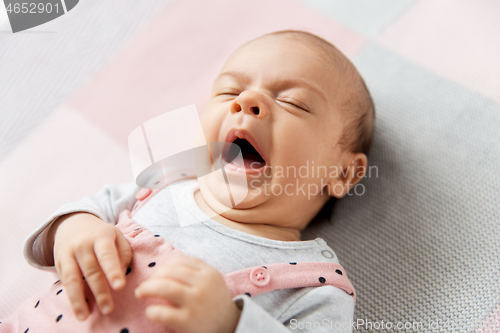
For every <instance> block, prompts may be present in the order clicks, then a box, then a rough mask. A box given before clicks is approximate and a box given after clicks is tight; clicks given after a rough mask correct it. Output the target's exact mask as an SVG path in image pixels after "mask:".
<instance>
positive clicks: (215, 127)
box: [201, 105, 224, 142]
mask: <svg viewBox="0 0 500 333" xmlns="http://www.w3.org/2000/svg"><path fill="white" fill-rule="evenodd" d="M223 119H224V115H223V114H222V113H221V112H218V111H217V109H216V108H214V107H211V106H210V105H209V106H208V107H207V109H206V110H205V112H204V114H203V117H202V119H201V126H202V128H203V134H204V135H205V138H206V140H207V142H217V141H218V140H219V137H218V136H219V132H220V128H221V125H222V122H223Z"/></svg>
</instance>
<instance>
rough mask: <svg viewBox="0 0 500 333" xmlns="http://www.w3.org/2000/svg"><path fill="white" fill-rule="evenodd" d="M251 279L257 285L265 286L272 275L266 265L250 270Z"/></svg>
mask: <svg viewBox="0 0 500 333" xmlns="http://www.w3.org/2000/svg"><path fill="white" fill-rule="evenodd" d="M250 281H251V282H252V283H253V284H254V285H256V286H257V287H264V286H266V285H267V284H268V283H269V281H271V276H270V275H269V273H268V272H267V269H265V268H264V267H255V268H254V269H252V270H251V271H250Z"/></svg>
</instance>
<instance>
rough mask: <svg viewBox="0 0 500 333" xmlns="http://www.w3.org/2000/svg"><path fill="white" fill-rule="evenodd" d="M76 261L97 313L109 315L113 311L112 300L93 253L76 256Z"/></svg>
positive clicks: (106, 282)
mask: <svg viewBox="0 0 500 333" xmlns="http://www.w3.org/2000/svg"><path fill="white" fill-rule="evenodd" d="M76 260H77V262H78V265H79V266H80V270H81V271H82V273H83V275H84V276H85V281H87V284H88V285H89V288H90V290H91V291H92V294H94V298H95V300H96V303H97V306H98V307H99V311H100V312H101V313H102V314H104V315H106V314H109V313H110V312H111V311H113V300H112V298H111V292H110V290H109V287H108V281H107V280H106V276H105V275H104V273H103V271H102V270H101V267H100V266H99V263H98V262H97V258H96V257H95V255H94V253H92V252H86V253H83V254H79V255H78V254H77V256H76Z"/></svg>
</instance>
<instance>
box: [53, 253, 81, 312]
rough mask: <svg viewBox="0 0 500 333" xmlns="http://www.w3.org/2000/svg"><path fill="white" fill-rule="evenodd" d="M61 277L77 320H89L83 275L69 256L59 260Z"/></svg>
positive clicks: (73, 259)
mask: <svg viewBox="0 0 500 333" xmlns="http://www.w3.org/2000/svg"><path fill="white" fill-rule="evenodd" d="M57 266H59V277H60V279H61V283H62V285H63V287H64V290H65V291H66V295H67V296H68V298H69V302H70V303H71V307H72V308H73V312H74V314H75V316H76V318H77V319H78V320H80V321H82V320H84V319H85V318H87V315H88V305H87V302H86V301H85V294H84V290H83V289H84V286H83V279H82V273H81V272H80V268H79V267H78V264H77V263H76V260H75V258H74V257H72V256H67V257H64V258H61V260H59V262H58V264H57Z"/></svg>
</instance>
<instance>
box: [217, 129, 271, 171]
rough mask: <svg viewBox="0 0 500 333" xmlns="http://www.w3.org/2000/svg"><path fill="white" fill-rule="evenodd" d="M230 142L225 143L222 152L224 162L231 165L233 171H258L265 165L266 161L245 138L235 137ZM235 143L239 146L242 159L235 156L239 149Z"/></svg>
mask: <svg viewBox="0 0 500 333" xmlns="http://www.w3.org/2000/svg"><path fill="white" fill-rule="evenodd" d="M232 143H233V144H226V146H225V147H224V150H223V152H222V160H223V161H224V162H225V163H224V164H226V165H227V166H233V168H232V169H233V170H235V171H244V172H247V173H253V172H260V171H261V170H262V169H263V168H264V167H265V166H266V161H265V160H264V158H262V156H261V155H260V154H259V152H258V151H257V150H256V149H255V148H254V147H253V146H252V144H251V143H250V142H248V141H247V140H245V139H241V138H236V139H235V140H234V141H233V142H232ZM235 145H237V146H238V147H240V149H241V153H242V156H243V161H242V160H241V159H240V158H237V157H238V154H239V150H238V149H237V147H235Z"/></svg>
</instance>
